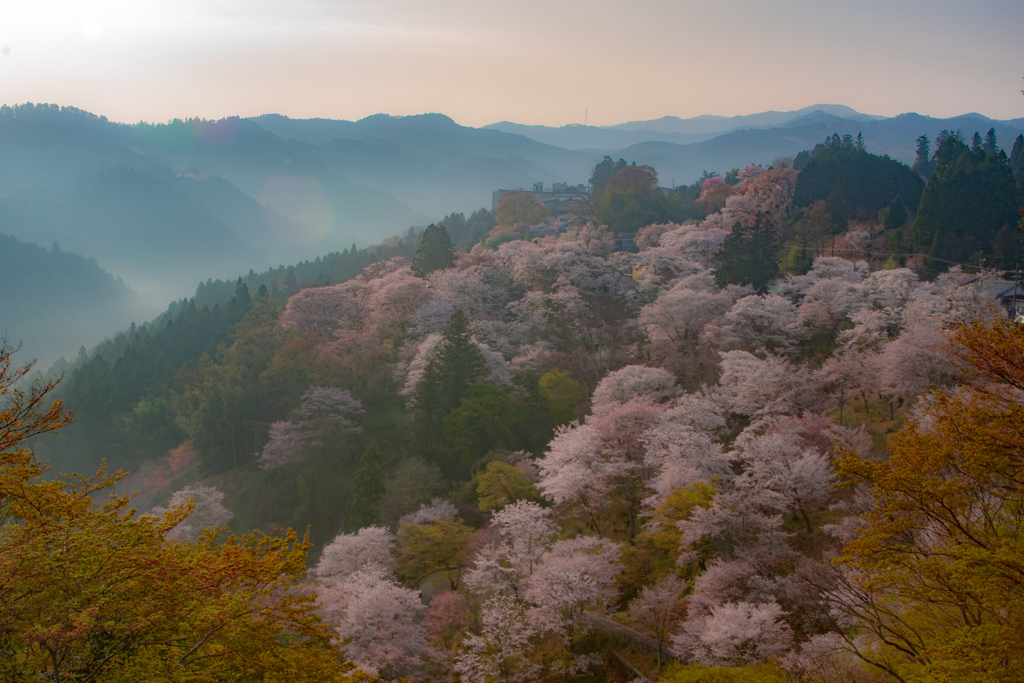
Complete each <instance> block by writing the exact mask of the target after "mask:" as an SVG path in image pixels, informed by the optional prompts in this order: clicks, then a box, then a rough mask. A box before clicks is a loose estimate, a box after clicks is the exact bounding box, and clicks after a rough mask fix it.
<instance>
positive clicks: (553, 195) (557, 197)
mask: <svg viewBox="0 0 1024 683" xmlns="http://www.w3.org/2000/svg"><path fill="white" fill-rule="evenodd" d="M510 192H522V193H523V194H528V195H530V196H531V197H533V198H534V199H536V200H537V201H539V202H540V203H541V204H543V205H544V206H546V207H548V209H550V210H551V215H553V216H561V215H562V214H563V213H568V212H569V211H571V210H572V206H573V204H575V203H576V202H577V201H579V200H581V199H586V198H587V197H589V196H590V188H589V187H588V186H586V185H583V184H580V185H568V184H566V183H555V184H554V185H552V186H551V189H550V190H545V189H544V183H543V182H538V183H534V184H533V189H532V190H524V189H522V188H520V189H518V190H495V191H494V193H493V194H492V196H491V211H492V212H497V211H498V204H499V203H500V202H501V199H502V197H504V196H505V195H506V194H509V193H510Z"/></svg>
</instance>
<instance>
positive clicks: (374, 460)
mask: <svg viewBox="0 0 1024 683" xmlns="http://www.w3.org/2000/svg"><path fill="white" fill-rule="evenodd" d="M380 458H381V455H380V448H379V447H378V446H377V442H376V441H371V442H370V445H369V446H367V447H366V450H365V451H364V452H363V459H362V462H360V464H359V468H358V469H357V470H356V472H355V474H354V475H353V477H352V497H351V498H350V499H349V501H348V514H347V515H346V516H345V526H346V527H347V528H348V529H349V530H350V531H356V530H358V529H362V528H364V527H368V526H370V525H371V524H373V523H375V522H376V521H377V507H378V506H379V505H380V501H381V499H382V498H384V469H383V468H382V467H381V462H380Z"/></svg>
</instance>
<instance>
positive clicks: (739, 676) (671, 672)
mask: <svg viewBox="0 0 1024 683" xmlns="http://www.w3.org/2000/svg"><path fill="white" fill-rule="evenodd" d="M788 680H789V678H788V677H787V675H786V672H785V671H784V670H783V669H780V668H779V667H778V666H775V665H773V664H758V665H755V666H741V667H736V668H731V667H726V666H704V665H703V664H679V663H673V664H671V665H670V666H669V667H668V668H666V669H665V672H664V673H663V674H662V675H661V676H660V677H658V683H786V681H788Z"/></svg>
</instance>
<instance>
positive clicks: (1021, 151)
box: [1010, 135, 1024, 188]
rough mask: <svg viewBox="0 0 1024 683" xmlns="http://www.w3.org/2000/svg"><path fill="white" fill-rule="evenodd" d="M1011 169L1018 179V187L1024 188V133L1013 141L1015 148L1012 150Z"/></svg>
mask: <svg viewBox="0 0 1024 683" xmlns="http://www.w3.org/2000/svg"><path fill="white" fill-rule="evenodd" d="M1010 170H1011V171H1013V177H1014V179H1015V180H1016V181H1017V187H1018V188H1024V135H1018V136H1017V139H1016V140H1014V141H1013V150H1012V151H1011V152H1010Z"/></svg>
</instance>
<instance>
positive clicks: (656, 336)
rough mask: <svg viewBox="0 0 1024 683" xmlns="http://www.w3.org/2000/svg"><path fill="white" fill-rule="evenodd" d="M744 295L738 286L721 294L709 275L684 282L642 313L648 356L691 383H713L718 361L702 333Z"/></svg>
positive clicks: (691, 277)
mask: <svg viewBox="0 0 1024 683" xmlns="http://www.w3.org/2000/svg"><path fill="white" fill-rule="evenodd" d="M740 291H741V290H740V289H739V288H738V287H736V286H730V287H728V288H726V289H725V290H719V289H718V287H717V286H716V285H715V284H714V280H713V278H712V276H711V275H710V274H708V273H701V274H698V275H693V276H690V277H687V278H684V279H683V280H680V281H679V282H678V283H677V284H675V285H674V286H673V287H672V288H671V289H670V290H669V291H667V292H665V293H664V294H662V295H661V296H659V297H658V298H657V300H655V301H654V302H653V303H651V304H648V305H647V306H644V307H643V309H642V310H641V312H640V317H639V324H640V326H641V328H642V329H643V330H644V331H645V332H646V335H647V347H646V352H647V353H649V354H650V356H651V358H652V360H654V361H655V362H660V363H663V364H664V367H665V368H666V369H668V370H670V371H671V372H674V373H675V374H677V375H680V376H681V377H684V378H686V379H688V380H692V381H700V380H705V381H706V380H708V379H710V377H711V375H712V374H713V369H714V366H715V365H716V364H717V359H716V358H715V357H714V356H713V354H712V353H711V348H710V345H709V343H708V341H707V340H706V339H705V337H704V336H703V335H702V332H703V330H704V327H705V326H706V325H707V324H708V323H710V322H712V321H714V320H716V319H718V318H719V317H720V316H723V315H724V314H725V313H726V312H727V311H728V310H729V309H730V308H732V306H733V303H734V302H735V301H736V299H737V298H739V296H740Z"/></svg>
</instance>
